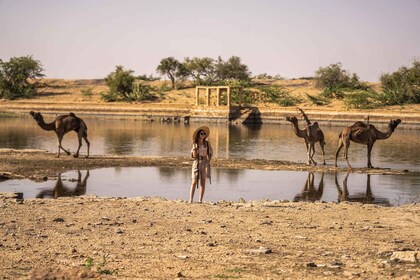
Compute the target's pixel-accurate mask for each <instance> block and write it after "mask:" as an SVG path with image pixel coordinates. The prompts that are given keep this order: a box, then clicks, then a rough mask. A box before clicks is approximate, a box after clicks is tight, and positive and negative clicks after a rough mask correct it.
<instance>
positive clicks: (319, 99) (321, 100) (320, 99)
mask: <svg viewBox="0 0 420 280" xmlns="http://www.w3.org/2000/svg"><path fill="white" fill-rule="evenodd" d="M306 96H307V97H308V99H309V101H311V102H312V103H313V104H315V105H317V106H325V105H328V104H330V103H331V99H329V98H326V97H324V96H322V95H321V94H319V95H317V96H313V95H309V94H307V93H306Z"/></svg>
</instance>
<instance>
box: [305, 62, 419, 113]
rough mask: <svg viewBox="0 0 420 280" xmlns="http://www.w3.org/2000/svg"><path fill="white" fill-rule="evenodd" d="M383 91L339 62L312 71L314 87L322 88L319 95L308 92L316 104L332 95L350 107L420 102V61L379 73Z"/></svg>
mask: <svg viewBox="0 0 420 280" xmlns="http://www.w3.org/2000/svg"><path fill="white" fill-rule="evenodd" d="M380 80H381V85H382V91H381V92H376V91H375V90H373V89H372V88H370V87H369V86H368V85H367V84H366V83H365V82H361V81H360V80H359V78H358V76H357V75H356V74H354V73H353V74H350V72H348V71H346V70H343V69H342V68H341V63H336V64H331V65H330V66H328V67H320V68H319V69H318V70H317V71H316V72H315V81H316V86H317V87H319V88H321V89H322V92H321V94H319V95H318V96H310V95H308V98H309V100H311V101H312V102H313V103H314V104H316V105H325V104H327V103H328V102H329V100H330V99H331V98H338V99H344V103H345V104H346V106H347V107H349V108H357V109H372V108H377V107H382V106H386V105H402V104H410V103H420V62H419V61H417V60H416V61H414V62H413V66H412V67H411V68H408V67H401V68H400V69H399V70H398V71H397V72H394V73H390V74H389V73H387V74H382V75H381V77H380Z"/></svg>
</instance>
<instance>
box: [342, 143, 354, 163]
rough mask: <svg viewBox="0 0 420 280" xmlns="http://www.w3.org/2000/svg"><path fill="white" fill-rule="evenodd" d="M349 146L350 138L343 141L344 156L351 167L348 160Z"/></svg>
mask: <svg viewBox="0 0 420 280" xmlns="http://www.w3.org/2000/svg"><path fill="white" fill-rule="evenodd" d="M343 142H344V141H343ZM349 147H350V140H349V139H346V141H345V142H344V158H345V159H346V161H347V164H348V166H349V167H350V168H352V167H351V165H350V162H349Z"/></svg>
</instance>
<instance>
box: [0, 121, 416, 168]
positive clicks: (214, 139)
mask: <svg viewBox="0 0 420 280" xmlns="http://www.w3.org/2000/svg"><path fill="white" fill-rule="evenodd" d="M52 119H53V118H52V116H45V121H46V122H50V121H51V120H52ZM85 122H86V123H87V126H88V135H89V140H90V142H91V143H92V144H91V155H134V156H189V151H190V148H191V147H190V145H191V144H190V137H191V135H192V133H193V131H194V130H195V129H196V128H197V127H198V126H200V125H207V126H209V127H210V130H211V133H210V137H209V140H210V141H211V143H212V145H213V150H214V153H215V157H219V158H245V159H254V158H259V159H269V160H288V161H294V162H302V163H304V162H306V149H305V147H304V144H303V142H302V140H301V139H298V138H297V137H296V135H295V134H294V132H293V128H292V125H291V124H287V125H278V124H276V125H274V124H263V125H260V126H245V125H227V124H224V123H223V124H217V123H201V124H196V123H194V124H190V125H187V124H183V123H176V124H167V123H164V124H162V123H159V122H140V121H134V120H112V119H99V118H85ZM300 123H302V122H300ZM351 124H352V123H349V125H351ZM0 127H1V129H0V148H14V149H25V148H30V149H44V150H48V151H50V152H56V151H57V140H56V136H55V134H54V133H53V132H51V131H44V130H42V129H41V128H40V127H38V126H37V124H36V123H35V121H34V120H33V119H32V118H31V117H30V116H29V115H28V116H27V117H19V118H5V117H3V118H1V117H0ZM321 128H322V129H323V132H324V134H325V138H326V142H327V145H326V147H325V153H326V161H327V164H329V165H331V164H334V158H335V151H336V148H337V143H338V134H339V132H340V131H341V129H342V128H343V127H342V126H339V127H335V126H321ZM378 129H379V130H381V131H385V130H386V127H378ZM63 146H64V147H65V148H70V150H71V151H72V152H74V151H76V149H77V137H76V134H75V133H74V132H70V133H69V134H67V135H66V136H65V137H64V140H63ZM419 147H420V131H419V130H406V129H404V123H402V124H401V125H400V126H399V127H398V128H397V129H396V131H395V132H394V134H393V135H392V136H391V137H390V138H389V139H386V140H380V141H377V142H376V143H375V146H374V147H373V151H372V164H373V165H374V166H376V167H382V168H392V169H408V170H412V171H420V164H419V163H420V149H419ZM316 151H317V152H316V154H315V160H316V161H318V162H320V161H321V153H320V148H319V145H317V146H316ZM85 153H86V145H85V144H84V146H82V149H81V154H82V155H83V154H85ZM366 154H367V151H366V146H364V145H360V144H355V143H351V146H350V149H349V159H350V163H351V164H352V166H353V167H366V165H367V157H366ZM338 164H339V166H347V164H346V162H345V161H344V159H343V155H342V152H341V154H340V156H339V162H338Z"/></svg>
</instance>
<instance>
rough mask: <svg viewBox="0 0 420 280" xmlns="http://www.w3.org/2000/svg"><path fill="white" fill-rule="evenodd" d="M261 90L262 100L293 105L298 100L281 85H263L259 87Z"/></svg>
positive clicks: (282, 104) (286, 105)
mask: <svg viewBox="0 0 420 280" xmlns="http://www.w3.org/2000/svg"><path fill="white" fill-rule="evenodd" d="M259 89H260V90H261V91H262V93H263V94H262V100H263V101H264V102H269V103H275V104H277V105H280V106H285V107H288V106H295V105H296V104H297V103H299V102H300V100H299V99H298V98H295V97H293V96H291V95H290V94H289V92H288V91H287V90H286V89H285V88H284V87H282V86H264V87H260V88H259Z"/></svg>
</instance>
